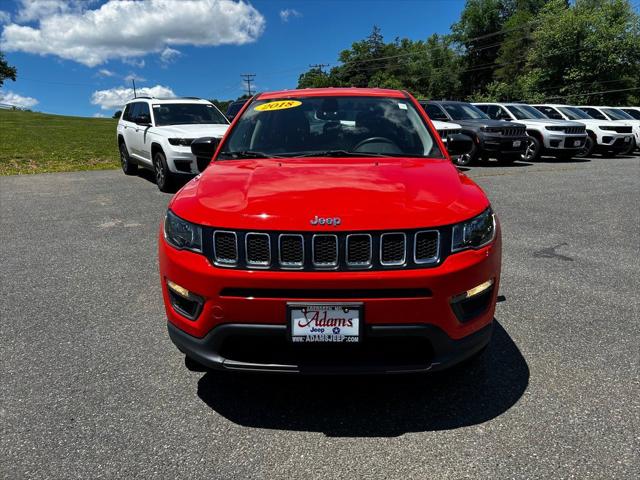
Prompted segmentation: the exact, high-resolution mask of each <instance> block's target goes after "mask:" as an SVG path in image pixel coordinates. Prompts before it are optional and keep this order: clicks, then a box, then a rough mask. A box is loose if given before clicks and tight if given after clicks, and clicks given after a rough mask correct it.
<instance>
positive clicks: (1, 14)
mask: <svg viewBox="0 0 640 480" xmlns="http://www.w3.org/2000/svg"><path fill="white" fill-rule="evenodd" d="M10 22H11V14H10V13H9V12H5V11H4V10H0V25H4V24H5V23H10Z"/></svg>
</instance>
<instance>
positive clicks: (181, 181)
mask: <svg viewBox="0 0 640 480" xmlns="http://www.w3.org/2000/svg"><path fill="white" fill-rule="evenodd" d="M138 177H140V178H143V179H145V180H146V181H147V182H149V183H153V184H154V185H155V184H156V177H155V174H154V172H153V171H152V170H149V169H147V168H138ZM193 177H195V175H184V176H182V175H181V176H179V177H177V178H176V181H175V185H174V188H173V190H174V191H173V193H175V192H177V191H178V190H180V189H181V188H182V187H184V186H185V185H186V184H187V183H188V182H189V181H190V180H192V179H193Z"/></svg>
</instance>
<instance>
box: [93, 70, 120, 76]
mask: <svg viewBox="0 0 640 480" xmlns="http://www.w3.org/2000/svg"><path fill="white" fill-rule="evenodd" d="M96 75H98V76H99V77H115V75H116V74H115V73H114V72H112V71H111V70H107V69H106V68H101V69H100V70H98V73H97V74H96Z"/></svg>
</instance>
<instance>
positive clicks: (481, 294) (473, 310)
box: [451, 279, 494, 323]
mask: <svg viewBox="0 0 640 480" xmlns="http://www.w3.org/2000/svg"><path fill="white" fill-rule="evenodd" d="M493 284H494V281H493V279H491V280H487V281H486V282H484V283H481V284H480V285H477V286H475V287H473V288H472V289H470V290H467V291H466V292H464V293H461V294H459V295H456V296H455V297H453V298H451V309H452V310H453V313H454V314H455V315H456V317H457V318H458V320H459V321H460V322H462V323H465V322H468V321H469V320H472V319H474V318H476V317H478V316H480V315H482V314H484V313H485V312H486V311H487V310H488V309H489V307H490V306H491V299H492V298H493Z"/></svg>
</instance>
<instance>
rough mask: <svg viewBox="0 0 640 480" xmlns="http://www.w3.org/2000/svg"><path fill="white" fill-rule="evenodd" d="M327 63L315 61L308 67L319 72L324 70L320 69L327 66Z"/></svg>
mask: <svg viewBox="0 0 640 480" xmlns="http://www.w3.org/2000/svg"><path fill="white" fill-rule="evenodd" d="M328 66H329V64H328V63H315V64H313V65H309V68H310V69H312V70H313V69H318V70H320V72H321V73H324V71H323V70H322V69H323V68H324V67H328Z"/></svg>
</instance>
